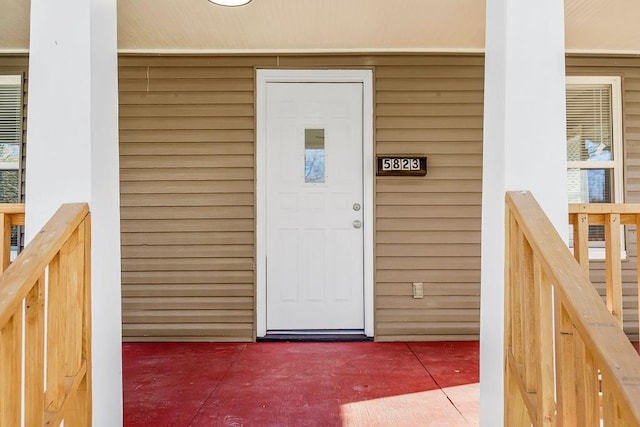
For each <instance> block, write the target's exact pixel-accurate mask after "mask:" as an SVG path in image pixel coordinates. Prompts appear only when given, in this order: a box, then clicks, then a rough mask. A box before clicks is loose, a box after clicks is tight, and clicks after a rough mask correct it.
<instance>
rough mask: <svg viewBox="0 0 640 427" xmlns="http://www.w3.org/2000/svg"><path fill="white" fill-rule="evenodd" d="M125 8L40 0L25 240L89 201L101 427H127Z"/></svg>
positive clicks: (33, 45)
mask: <svg viewBox="0 0 640 427" xmlns="http://www.w3.org/2000/svg"><path fill="white" fill-rule="evenodd" d="M116 4H117V1H116V0H31V29H30V50H29V103H28V109H29V110H28V118H29V119H28V128H27V134H28V138H27V166H26V235H27V240H30V239H31V238H32V237H33V236H34V234H35V233H37V231H38V230H39V229H40V228H41V227H42V226H43V225H44V223H45V222H46V221H47V220H48V219H49V218H50V217H51V215H52V214H53V213H54V212H55V211H56V209H57V208H58V207H59V206H60V205H61V204H62V203H66V202H88V203H89V207H90V210H91V215H92V227H91V228H92V267H91V268H92V299H93V304H92V314H93V322H92V323H93V330H92V350H93V425H95V426H117V425H122V352H121V342H122V335H121V302H120V204H119V160H118V80H117V74H118V70H117V21H116V20H117V14H116Z"/></svg>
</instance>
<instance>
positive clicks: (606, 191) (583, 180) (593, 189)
mask: <svg viewBox="0 0 640 427" xmlns="http://www.w3.org/2000/svg"><path fill="white" fill-rule="evenodd" d="M567 187H568V188H567V189H568V193H569V203H613V169H576V168H569V169H568V170H567Z"/></svg>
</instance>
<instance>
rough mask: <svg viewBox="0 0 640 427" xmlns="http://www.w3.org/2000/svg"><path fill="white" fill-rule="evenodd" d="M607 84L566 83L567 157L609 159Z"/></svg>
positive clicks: (610, 124)
mask: <svg viewBox="0 0 640 427" xmlns="http://www.w3.org/2000/svg"><path fill="white" fill-rule="evenodd" d="M611 90H612V88H611V85H609V84H575V85H573V84H570V85H567V160H569V161H584V160H592V161H593V160H613V159H614V155H617V153H614V152H613V148H612V147H613V121H612V109H611V105H612V101H611Z"/></svg>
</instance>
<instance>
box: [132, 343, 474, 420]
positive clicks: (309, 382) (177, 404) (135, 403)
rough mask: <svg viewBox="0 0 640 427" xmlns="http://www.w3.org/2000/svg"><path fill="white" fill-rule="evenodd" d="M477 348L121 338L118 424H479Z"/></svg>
mask: <svg viewBox="0 0 640 427" xmlns="http://www.w3.org/2000/svg"><path fill="white" fill-rule="evenodd" d="M478 350H479V345H478V342H420V343H374V342H348V343H344V342H341V343H285V342H283V343H250V344H222V343H189V344H184V343H179V344H178V343H135V344H134V343H127V344H123V374H124V425H125V426H234V427H235V426H278V427H285V426H367V427H370V426H403V427H406V426H468V425H478Z"/></svg>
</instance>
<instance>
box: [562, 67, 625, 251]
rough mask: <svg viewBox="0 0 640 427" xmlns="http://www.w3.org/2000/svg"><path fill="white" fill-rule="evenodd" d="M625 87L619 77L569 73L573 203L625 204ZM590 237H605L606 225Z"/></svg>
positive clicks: (591, 230)
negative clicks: (623, 201) (622, 94)
mask: <svg viewBox="0 0 640 427" xmlns="http://www.w3.org/2000/svg"><path fill="white" fill-rule="evenodd" d="M620 88H621V85H620V78H618V77H567V86H566V97H567V98H566V100H567V190H568V195H569V203H621V202H622V198H623V197H622V196H623V189H622V129H621V127H622V126H621V119H620V109H621V96H620V93H621V89H620ZM589 240H590V241H591V242H592V246H599V245H598V244H593V242H602V241H603V240H604V229H603V227H602V226H591V227H590V228H589Z"/></svg>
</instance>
